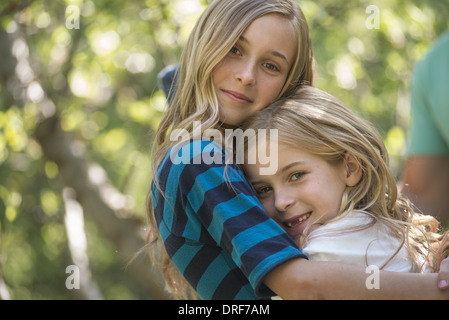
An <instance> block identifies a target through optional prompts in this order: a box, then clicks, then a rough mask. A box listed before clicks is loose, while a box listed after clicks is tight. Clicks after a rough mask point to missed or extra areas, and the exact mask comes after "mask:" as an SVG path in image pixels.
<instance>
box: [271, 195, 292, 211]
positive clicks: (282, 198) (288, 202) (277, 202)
mask: <svg viewBox="0 0 449 320" xmlns="http://www.w3.org/2000/svg"><path fill="white" fill-rule="evenodd" d="M294 203H295V199H294V198H293V197H292V196H291V195H290V194H289V193H288V192H286V191H285V190H284V191H282V190H279V191H278V192H276V193H275V195H274V206H275V208H276V210H277V211H278V212H280V213H284V212H286V211H287V210H288V209H289V208H291V207H292V206H293V204H294Z"/></svg>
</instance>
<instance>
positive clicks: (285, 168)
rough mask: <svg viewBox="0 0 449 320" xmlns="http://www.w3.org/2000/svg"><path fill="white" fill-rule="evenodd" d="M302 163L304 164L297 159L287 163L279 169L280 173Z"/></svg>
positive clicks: (303, 162)
mask: <svg viewBox="0 0 449 320" xmlns="http://www.w3.org/2000/svg"><path fill="white" fill-rule="evenodd" d="M303 164H305V161H301V160H299V161H295V162H292V163H290V164H289V165H287V166H285V167H283V168H282V169H281V173H284V172H285V171H288V170H289V169H290V168H292V167H295V166H297V165H303Z"/></svg>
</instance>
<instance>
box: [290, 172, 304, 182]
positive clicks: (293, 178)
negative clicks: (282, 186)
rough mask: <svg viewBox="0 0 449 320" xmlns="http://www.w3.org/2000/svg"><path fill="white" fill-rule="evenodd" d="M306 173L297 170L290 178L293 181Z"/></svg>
mask: <svg viewBox="0 0 449 320" xmlns="http://www.w3.org/2000/svg"><path fill="white" fill-rule="evenodd" d="M305 174H306V173H305V172H295V173H294V174H292V175H291V178H290V180H292V181H296V180H299V179H301V178H302V177H303V176H304V175H305Z"/></svg>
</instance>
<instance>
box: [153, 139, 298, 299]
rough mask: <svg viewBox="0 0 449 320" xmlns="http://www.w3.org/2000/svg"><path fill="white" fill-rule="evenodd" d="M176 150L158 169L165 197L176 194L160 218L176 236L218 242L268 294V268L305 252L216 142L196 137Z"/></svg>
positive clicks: (259, 291)
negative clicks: (270, 215) (266, 281)
mask: <svg viewBox="0 0 449 320" xmlns="http://www.w3.org/2000/svg"><path fill="white" fill-rule="evenodd" d="M175 151H176V152H175V156H174V154H173V153H172V158H171V159H170V157H169V156H168V155H167V157H166V159H165V163H164V164H163V165H162V166H161V167H162V170H160V172H159V174H160V176H161V177H163V176H164V172H166V175H165V178H162V179H161V188H162V189H163V190H165V193H166V196H167V199H169V198H171V199H173V200H175V199H176V200H175V201H174V202H173V201H172V202H171V203H172V204H173V203H174V206H172V207H173V210H172V209H167V208H168V206H165V208H166V209H167V210H165V213H164V214H163V216H162V217H160V219H159V220H160V221H162V220H163V222H164V224H165V226H166V228H167V230H170V233H173V234H175V235H176V236H177V237H182V238H184V239H189V241H194V242H198V243H203V244H208V245H216V246H218V247H220V249H221V250H223V251H224V252H225V253H226V254H227V255H229V256H230V257H231V259H232V261H233V263H234V264H235V265H236V266H237V267H238V268H239V269H240V270H241V271H242V272H243V273H244V275H245V276H246V277H247V279H248V281H249V282H250V284H251V286H252V287H253V288H254V290H255V292H256V294H257V295H258V296H269V295H271V294H272V293H271V291H269V290H268V288H267V287H266V286H264V285H263V279H264V277H265V276H266V274H267V273H268V272H270V271H271V270H273V269H274V268H275V267H276V266H278V265H280V264H282V263H283V262H285V261H287V260H289V259H292V258H295V257H303V258H305V256H304V255H303V254H302V253H301V251H300V250H299V249H298V247H297V246H296V244H295V243H294V241H293V240H292V239H291V238H290V237H289V236H288V235H287V234H286V233H285V231H284V230H283V229H282V228H281V227H280V226H279V225H278V224H277V223H276V222H275V221H274V220H272V219H270V218H269V216H268V215H267V214H266V213H265V211H264V210H263V208H262V206H261V204H260V202H259V201H258V199H257V197H256V196H255V194H254V191H253V190H252V188H251V185H250V184H249V183H248V182H247V181H246V179H245V177H244V175H243V173H242V171H241V170H240V169H239V168H238V166H236V165H235V164H229V165H226V163H225V160H226V157H225V152H224V151H223V150H222V149H221V148H220V147H219V146H218V145H217V144H215V143H213V142H211V141H202V140H196V141H193V142H191V143H188V144H185V145H184V146H183V147H182V148H178V149H176V150H175ZM186 154H187V156H186ZM217 155H219V156H217ZM206 158H207V159H206ZM212 158H213V159H214V160H215V162H213V163H211V161H210V159H212ZM206 162H207V164H206ZM175 163H176V164H175ZM168 167H169V168H170V169H169V170H167V168H168ZM163 168H166V169H165V170H164V169H163Z"/></svg>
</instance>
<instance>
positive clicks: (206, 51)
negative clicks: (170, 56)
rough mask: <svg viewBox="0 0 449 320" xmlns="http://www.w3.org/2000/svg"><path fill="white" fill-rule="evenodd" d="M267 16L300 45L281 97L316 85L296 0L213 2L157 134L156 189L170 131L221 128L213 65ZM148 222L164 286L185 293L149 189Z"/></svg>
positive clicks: (182, 65)
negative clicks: (279, 20) (276, 18)
mask: <svg viewBox="0 0 449 320" xmlns="http://www.w3.org/2000/svg"><path fill="white" fill-rule="evenodd" d="M266 14H278V15H281V16H282V17H284V18H286V19H287V20H288V21H289V22H290V23H291V25H292V28H293V30H294V32H295V35H296V40H295V41H296V42H297V44H298V49H297V56H296V57H295V61H294V63H293V65H292V67H291V70H290V72H289V74H288V77H287V80H286V82H285V84H284V87H283V88H282V90H281V92H280V93H279V96H278V98H280V97H282V96H286V95H288V94H291V93H292V92H294V91H295V89H296V88H297V87H298V86H299V85H301V84H309V85H312V84H313V52H312V45H311V40H310V34H309V29H308V25H307V22H306V19H305V17H304V15H303V13H302V11H301V9H300V8H299V7H298V5H297V4H296V3H295V2H294V1H293V0H215V1H214V2H212V3H211V4H210V5H209V6H208V7H207V9H206V10H205V11H204V12H203V14H202V15H201V17H200V18H199V20H198V22H197V23H196V25H195V27H194V29H193V31H192V33H191V35H190V37H189V39H188V42H187V45H186V47H185V49H184V51H183V54H182V56H181V59H180V71H179V75H178V82H179V86H178V89H177V90H176V92H175V95H174V98H173V101H172V103H171V106H170V107H169V109H168V112H167V114H166V115H165V117H164V118H163V120H162V122H161V124H160V126H159V128H158V131H157V134H156V141H155V142H156V153H155V156H154V160H153V183H154V184H155V186H156V187H157V189H158V191H159V192H161V193H162V190H161V189H160V188H159V183H158V178H157V175H156V173H157V168H158V166H159V163H160V161H161V160H162V158H163V157H164V156H165V154H166V153H167V151H168V150H169V149H170V148H171V147H172V146H173V145H174V144H175V143H177V142H172V141H170V140H169V139H167V136H168V135H169V133H170V130H174V129H185V130H187V132H189V133H190V134H191V135H193V133H192V123H193V122H194V121H200V123H201V130H202V131H204V130H207V129H209V128H215V127H218V126H219V124H220V121H219V105H218V101H217V97H216V93H215V91H214V87H213V83H212V71H213V69H214V67H215V66H216V65H217V64H218V63H219V62H220V61H221V60H222V59H223V58H224V57H225V56H226V54H228V52H229V51H230V50H231V48H232V46H233V45H234V44H235V43H236V42H237V40H238V39H239V37H240V36H241V35H242V33H243V32H244V31H245V30H246V28H247V27H248V26H249V25H250V24H251V23H252V22H253V21H254V20H256V19H257V18H259V17H261V16H263V15H266ZM147 213H148V219H149V222H150V228H149V233H148V235H147V242H148V243H149V244H150V245H151V246H150V247H151V250H150V256H151V257H152V258H153V261H157V262H159V264H160V268H161V269H162V273H163V275H164V278H165V280H166V289H167V290H168V291H169V292H170V293H172V294H173V295H174V296H175V297H181V298H185V297H186V295H185V294H186V287H188V285H187V284H186V282H185V281H184V279H183V278H182V277H181V275H180V274H179V272H178V271H177V270H176V268H175V267H174V265H173V263H172V262H171V260H170V258H169V257H168V255H167V253H166V251H165V249H164V246H163V243H162V240H161V237H160V235H159V232H158V230H157V224H156V222H155V218H154V213H153V207H152V199H151V190H150V192H149V193H148V197H147Z"/></svg>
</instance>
